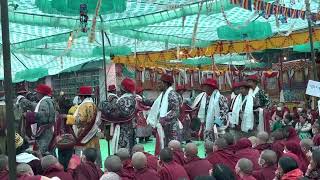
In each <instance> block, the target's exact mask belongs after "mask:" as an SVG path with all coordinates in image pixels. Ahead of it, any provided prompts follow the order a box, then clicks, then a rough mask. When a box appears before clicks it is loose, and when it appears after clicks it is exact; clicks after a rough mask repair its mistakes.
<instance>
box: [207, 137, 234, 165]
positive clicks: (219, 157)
mask: <svg viewBox="0 0 320 180" xmlns="http://www.w3.org/2000/svg"><path fill="white" fill-rule="evenodd" d="M227 147H228V144H227V142H226V140H225V139H224V138H218V139H217V140H216V141H215V142H214V146H213V152H214V153H212V154H211V155H210V156H208V157H207V158H206V159H207V160H208V161H209V162H210V163H211V164H212V165H213V166H215V165H216V164H219V163H222V164H224V165H226V166H228V167H229V168H230V169H231V170H234V168H235V166H236V164H237V162H238V160H239V158H238V157H237V156H236V155H235V154H234V153H233V152H232V151H230V150H227V149H226V148H227Z"/></svg>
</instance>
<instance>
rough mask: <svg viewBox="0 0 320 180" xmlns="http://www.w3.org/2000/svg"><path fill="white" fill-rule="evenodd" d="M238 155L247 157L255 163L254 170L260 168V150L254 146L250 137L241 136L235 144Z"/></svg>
mask: <svg viewBox="0 0 320 180" xmlns="http://www.w3.org/2000/svg"><path fill="white" fill-rule="evenodd" d="M235 149H236V150H237V151H236V152H235V154H236V156H237V157H239V158H247V159H249V160H250V161H251V162H252V163H253V170H256V169H259V168H260V167H259V164H258V160H259V157H260V152H259V151H258V150H256V149H253V148H252V144H251V141H250V140H249V139H248V138H241V139H239V140H238V141H237V144H236V145H235Z"/></svg>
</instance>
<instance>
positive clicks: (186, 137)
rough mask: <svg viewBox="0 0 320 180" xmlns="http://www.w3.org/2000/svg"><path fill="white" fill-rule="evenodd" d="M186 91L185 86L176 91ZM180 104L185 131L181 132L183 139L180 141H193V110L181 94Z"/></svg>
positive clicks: (181, 120)
mask: <svg viewBox="0 0 320 180" xmlns="http://www.w3.org/2000/svg"><path fill="white" fill-rule="evenodd" d="M185 90H186V89H185V88H184V87H183V86H177V87H176V91H177V92H179V91H185ZM179 98H180V102H181V107H180V116H179V121H180V122H181V123H182V125H183V129H182V132H181V138H180V139H179V140H180V141H186V142H188V141H190V139H191V116H190V114H191V112H192V109H191V107H190V106H189V103H188V100H186V99H184V97H183V96H182V95H181V94H180V96H179Z"/></svg>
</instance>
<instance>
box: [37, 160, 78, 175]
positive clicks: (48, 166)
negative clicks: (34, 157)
mask: <svg viewBox="0 0 320 180" xmlns="http://www.w3.org/2000/svg"><path fill="white" fill-rule="evenodd" d="M41 167H42V170H43V174H42V175H44V176H46V177H49V178H52V177H58V178H60V179H63V180H73V178H72V176H71V174H69V173H66V172H64V167H63V166H62V165H61V164H60V163H59V161H58V159H57V158H56V157H54V156H52V155H48V156H45V157H43V158H42V159H41Z"/></svg>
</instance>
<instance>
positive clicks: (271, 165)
mask: <svg viewBox="0 0 320 180" xmlns="http://www.w3.org/2000/svg"><path fill="white" fill-rule="evenodd" d="M259 159H260V162H259V164H260V166H261V168H260V169H258V170H255V171H253V173H252V175H253V177H255V178H256V179H257V180H273V178H274V177H275V171H276V170H277V161H278V159H277V154H276V153H275V152H274V151H272V150H264V151H262V153H261V155H260V158H259Z"/></svg>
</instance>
